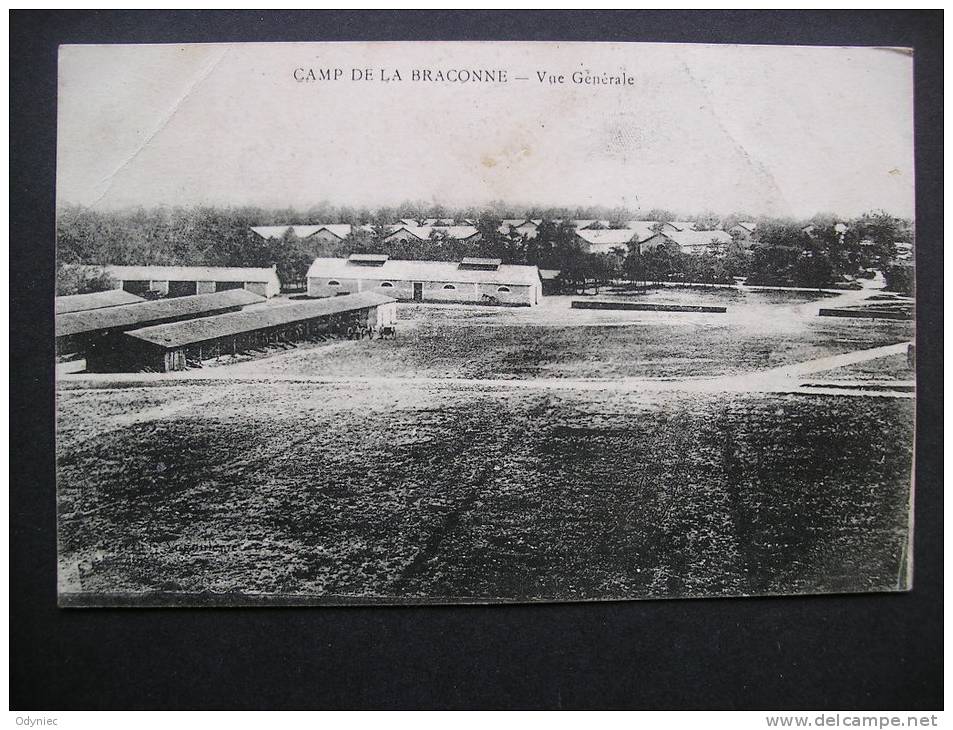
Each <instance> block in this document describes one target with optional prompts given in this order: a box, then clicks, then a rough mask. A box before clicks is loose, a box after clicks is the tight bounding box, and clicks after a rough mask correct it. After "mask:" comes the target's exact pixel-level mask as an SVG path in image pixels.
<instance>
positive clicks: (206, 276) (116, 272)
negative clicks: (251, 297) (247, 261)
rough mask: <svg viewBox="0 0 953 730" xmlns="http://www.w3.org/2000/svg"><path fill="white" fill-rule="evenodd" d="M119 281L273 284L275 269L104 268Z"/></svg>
mask: <svg viewBox="0 0 953 730" xmlns="http://www.w3.org/2000/svg"><path fill="white" fill-rule="evenodd" d="M103 269H104V270H105V271H106V273H107V274H109V275H110V276H111V277H112V278H113V279H116V280H117V281H231V282H238V281H241V282H246V281H250V282H273V281H277V280H278V274H277V273H276V272H275V269H274V268H270V267H269V268H246V267H239V266H112V265H109V266H103Z"/></svg>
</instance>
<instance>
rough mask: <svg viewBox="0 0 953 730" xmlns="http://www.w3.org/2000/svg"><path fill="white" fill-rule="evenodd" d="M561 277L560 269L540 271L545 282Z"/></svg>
mask: <svg viewBox="0 0 953 730" xmlns="http://www.w3.org/2000/svg"><path fill="white" fill-rule="evenodd" d="M558 276H559V269H540V270H539V278H540V279H542V280H543V281H551V280H553V279H555V278H557V277H558Z"/></svg>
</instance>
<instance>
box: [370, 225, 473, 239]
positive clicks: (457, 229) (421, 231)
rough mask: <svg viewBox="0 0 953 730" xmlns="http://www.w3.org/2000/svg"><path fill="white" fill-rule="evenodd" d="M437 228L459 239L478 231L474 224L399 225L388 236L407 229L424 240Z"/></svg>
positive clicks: (468, 236)
mask: <svg viewBox="0 0 953 730" xmlns="http://www.w3.org/2000/svg"><path fill="white" fill-rule="evenodd" d="M435 229H436V230H437V231H439V232H440V233H442V234H443V235H445V236H447V237H449V238H456V239H457V240H463V239H465V238H470V237H471V236H473V235H476V234H477V233H478V231H477V229H476V228H475V227H474V226H397V227H396V228H395V229H394V230H393V231H391V232H390V233H389V234H388V235H387V236H386V238H390V237H391V236H394V235H396V234H397V233H399V232H400V231H407V232H408V233H409V234H410V235H412V236H414V237H416V238H419V239H420V240H421V241H423V240H426V239H428V238H430V234H431V232H433V231H434V230H435Z"/></svg>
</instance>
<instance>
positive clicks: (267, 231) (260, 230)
mask: <svg viewBox="0 0 953 730" xmlns="http://www.w3.org/2000/svg"><path fill="white" fill-rule="evenodd" d="M323 227H324V226H321V225H310V226H252V229H251V230H252V231H253V232H254V233H257V234H258V235H259V236H261V237H262V238H265V239H268V238H281V237H282V236H284V235H285V233H287V232H288V229H289V228H291V229H292V230H293V231H294V234H295V235H296V236H297V237H298V238H307V237H308V236H310V235H312V234H313V233H315V232H316V231H317V230H319V229H321V228H323Z"/></svg>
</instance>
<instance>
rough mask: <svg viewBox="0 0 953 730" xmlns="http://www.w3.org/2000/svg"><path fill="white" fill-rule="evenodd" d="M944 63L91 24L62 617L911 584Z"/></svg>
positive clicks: (67, 367) (65, 427)
mask: <svg viewBox="0 0 953 730" xmlns="http://www.w3.org/2000/svg"><path fill="white" fill-rule="evenodd" d="M913 70H914V54H913V52H912V51H911V50H910V49H908V48H895V47H889V48H888V47H860V46H855V47H847V46H845V47H828V46H810V47H809V46H783V45H774V46H758V45H705V44H687V43H686V44H678V43H591V42H558V43H557V42H502V41H493V42H436V41H429V42H366V43H365V42H346V43H345V42H341V43H335V42H315V43H221V44H184V45H176V44H156V45H148V44H112V45H92V44H90V45H83V44H72V45H71V44H65V45H62V46H60V47H59V53H58V91H57V149H56V281H55V287H56V292H55V294H56V297H55V358H56V363H55V397H56V496H57V500H56V501H57V504H56V532H57V546H56V554H57V594H58V599H59V605H60V606H62V607H97V606H127V607H145V606H169V607H202V606H258V605H275V606H282V605H303V606H308V605H314V606H321V605H366V604H481V603H535V602H574V601H609V600H611V601H619V600H644V599H694V598H711V597H738V598H743V597H751V596H790V595H804V594H845V593H874V592H877V593H890V592H904V591H909V590H911V588H913V587H914V586H915V585H916V566H915V564H914V560H913V554H912V549H911V545H912V540H913V534H914V530H915V525H914V521H913V509H912V505H913V500H914V489H913V473H912V472H913V454H914V420H915V407H916V377H915V372H916V360H917V351H916V344H915V321H914V312H915V299H914V297H915V286H914V284H915V275H914V273H915V272H914V258H915V247H916V245H917V241H916V221H915V205H914V142H913V134H914V126H913V124H914V115H913V100H914V94H913Z"/></svg>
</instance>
